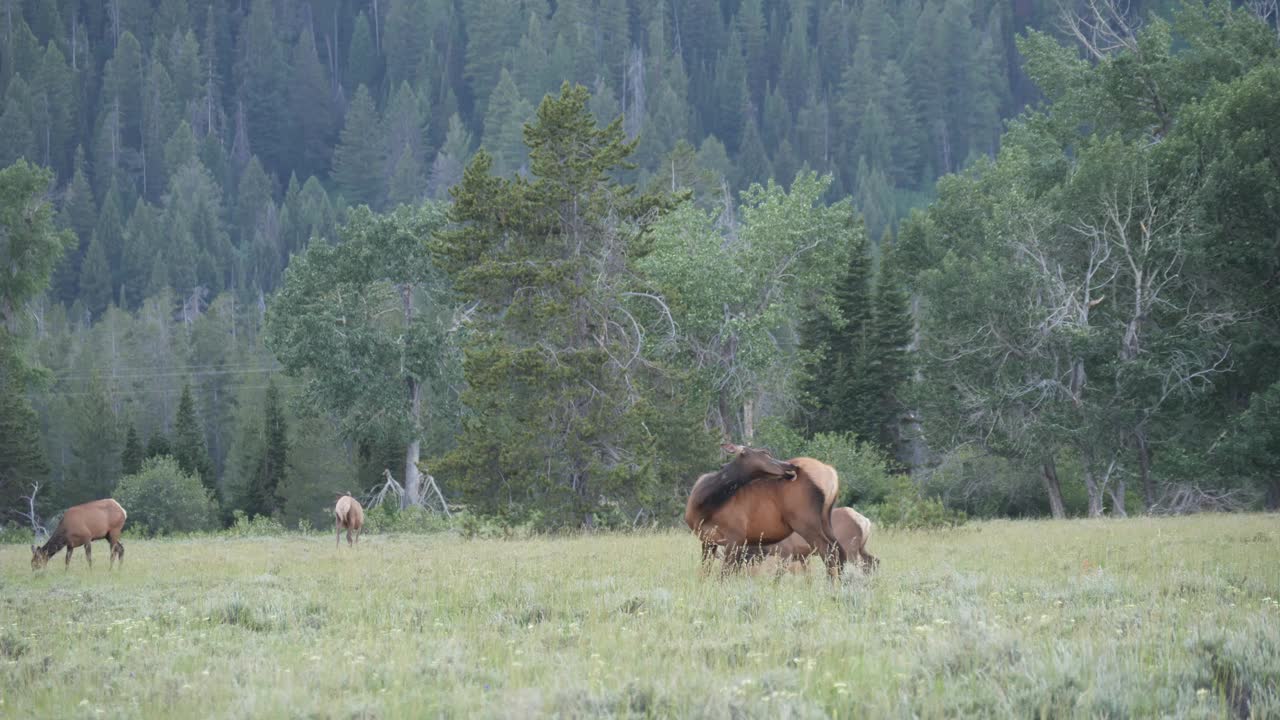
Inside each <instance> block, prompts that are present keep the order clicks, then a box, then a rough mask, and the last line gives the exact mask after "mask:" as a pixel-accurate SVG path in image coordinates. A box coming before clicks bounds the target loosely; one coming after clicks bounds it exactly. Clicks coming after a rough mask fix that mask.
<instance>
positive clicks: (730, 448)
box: [720, 443, 742, 455]
mask: <svg viewBox="0 0 1280 720" xmlns="http://www.w3.org/2000/svg"><path fill="white" fill-rule="evenodd" d="M720 449H721V450H723V451H725V452H727V453H729V454H730V455H737V454H738V453H740V452H742V446H741V445H734V444H733V443H723V444H721V445H720Z"/></svg>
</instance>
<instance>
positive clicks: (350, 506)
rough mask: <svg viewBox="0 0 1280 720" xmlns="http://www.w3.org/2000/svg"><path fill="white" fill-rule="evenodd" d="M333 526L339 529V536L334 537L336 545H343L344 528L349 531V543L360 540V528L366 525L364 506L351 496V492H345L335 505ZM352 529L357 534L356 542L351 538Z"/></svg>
mask: <svg viewBox="0 0 1280 720" xmlns="http://www.w3.org/2000/svg"><path fill="white" fill-rule="evenodd" d="M333 526H334V529H335V530H337V531H338V534H337V537H335V538H334V539H333V544H334V546H335V547H341V546H342V531H343V530H346V531H347V545H353V544H354V543H358V542H360V528H362V527H364V508H363V507H361V506H360V501H359V500H356V499H355V498H353V497H351V493H344V494H343V495H342V497H339V498H338V502H337V504H335V505H334V506H333ZM352 531H354V532H355V534H356V537H355V541H354V543H353V541H352V539H351V533H352Z"/></svg>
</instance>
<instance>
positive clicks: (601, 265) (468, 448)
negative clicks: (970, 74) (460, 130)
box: [434, 83, 693, 525]
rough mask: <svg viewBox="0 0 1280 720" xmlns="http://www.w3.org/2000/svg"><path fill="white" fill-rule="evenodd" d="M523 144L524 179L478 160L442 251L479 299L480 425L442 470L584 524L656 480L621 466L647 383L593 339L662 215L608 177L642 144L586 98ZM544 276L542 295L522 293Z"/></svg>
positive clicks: (472, 345) (461, 189)
mask: <svg viewBox="0 0 1280 720" xmlns="http://www.w3.org/2000/svg"><path fill="white" fill-rule="evenodd" d="M525 137H526V140H527V142H528V145H529V148H530V150H529V179H528V180H519V181H512V180H506V179H503V178H501V177H498V176H495V175H494V174H493V173H492V170H493V164H492V159H491V158H490V156H489V155H488V154H487V153H485V152H483V151H482V152H481V153H479V154H477V155H476V158H475V159H474V160H473V161H472V163H471V165H470V166H468V168H467V170H466V174H465V175H464V177H463V180H462V183H461V184H460V185H459V186H458V187H457V188H456V189H455V191H454V196H455V203H454V205H453V206H452V209H451V210H450V219H451V220H452V221H453V222H454V223H455V227H456V229H454V230H451V231H447V232H445V233H443V234H437V236H436V238H437V239H436V240H435V241H434V247H435V249H436V255H437V257H439V258H441V260H442V261H443V263H444V264H445V266H446V268H447V270H448V271H449V272H450V273H451V276H452V277H453V278H454V279H455V283H456V288H457V290H458V292H459V293H461V295H462V298H463V299H464V300H465V301H467V302H476V303H478V305H477V310H476V325H475V326H474V330H475V332H474V334H473V335H472V336H471V340H470V341H469V342H468V346H467V348H466V359H465V361H464V362H465V372H466V376H467V377H468V378H471V380H470V384H469V385H470V389H469V390H468V391H466V397H465V398H464V402H466V403H467V405H468V406H469V407H471V408H473V409H475V411H476V415H475V418H476V422H474V423H471V424H469V425H468V426H466V427H465V428H464V430H463V433H462V435H461V437H460V438H459V439H458V446H457V450H456V451H454V452H452V453H450V454H449V456H448V457H447V458H446V459H445V461H444V462H443V463H442V464H441V465H440V466H439V467H440V472H441V473H442V474H444V473H445V472H446V471H447V472H448V473H449V475H450V476H451V477H456V478H457V481H458V484H459V486H460V487H462V488H465V492H466V493H467V496H468V499H469V500H472V501H474V502H477V503H482V504H484V506H485V507H486V508H487V509H489V510H497V509H499V507H498V506H496V504H495V502H494V499H495V498H496V497H497V496H496V495H494V494H493V490H494V489H495V487H496V486H495V485H494V484H493V483H494V478H495V477H498V476H501V477H503V478H504V480H503V484H504V487H505V488H507V489H508V490H509V493H508V495H506V496H505V497H513V498H518V499H517V500H516V502H517V504H523V503H524V502H526V501H528V502H535V503H536V504H537V506H538V507H540V508H542V509H544V510H545V511H546V512H548V513H551V514H553V515H554V516H555V520H556V521H558V522H575V523H576V522H586V523H587V524H588V525H590V524H591V523H592V522H593V517H594V512H595V511H596V510H597V503H598V502H599V501H600V500H601V498H608V497H620V498H624V499H629V500H631V501H634V499H635V498H637V497H638V496H643V495H644V494H645V493H647V492H650V491H651V490H652V488H653V487H654V483H655V482H656V476H655V475H654V473H655V472H656V468H653V467H648V466H647V464H646V467H638V466H628V465H627V464H626V463H619V462H618V461H617V460H616V458H617V457H619V456H624V457H625V456H630V455H631V454H632V453H638V452H642V448H643V447H645V442H646V441H645V440H644V439H642V438H641V437H640V435H642V434H643V433H642V432H634V431H635V430H636V428H638V426H639V425H640V424H641V423H637V422H631V421H630V420H631V419H634V418H635V417H636V416H633V415H632V413H633V412H634V413H643V412H644V411H643V410H642V409H641V408H640V407H638V406H637V405H636V404H633V403H629V402H628V401H627V399H626V398H627V396H628V392H627V391H626V390H625V389H624V386H626V384H627V383H628V380H630V381H633V382H635V383H641V382H642V379H641V378H640V377H638V376H635V375H633V374H632V372H631V370H629V369H624V368H620V367H618V366H617V365H614V364H611V363H610V361H609V358H610V357H611V356H612V357H616V355H611V348H610V347H609V346H610V345H612V344H614V343H618V342H621V340H620V338H609V339H606V340H603V341H602V339H601V336H600V335H598V334H596V333H595V332H593V331H591V330H590V329H589V328H590V326H591V324H592V323H594V322H596V320H592V319H590V318H596V319H598V318H601V317H607V316H608V315H609V314H610V313H611V312H613V311H611V310H609V309H608V308H610V307H614V305H613V303H614V302H616V299H618V298H619V296H618V293H620V292H623V290H622V287H623V286H624V285H626V282H628V281H624V277H625V276H628V275H629V273H628V271H627V270H626V268H625V264H626V261H625V260H624V259H622V258H620V257H617V256H614V255H612V253H613V249H614V248H615V245H614V243H615V242H616V243H619V245H617V246H616V247H626V246H627V244H628V243H629V242H631V241H632V239H633V237H634V234H638V233H640V232H643V228H645V227H646V226H647V224H648V223H649V222H651V221H652V219H653V218H656V217H658V216H660V215H661V214H662V212H661V211H662V210H663V209H664V208H666V207H669V205H667V204H666V199H665V196H662V197H654V196H643V197H633V195H632V193H631V189H630V188H627V187H622V186H619V185H618V184H617V183H616V182H614V181H612V180H610V177H611V174H612V173H613V172H614V171H615V170H616V169H617V168H619V167H621V166H623V165H624V164H625V162H626V159H627V157H628V156H629V155H630V154H631V153H632V152H633V151H634V149H635V144H634V143H629V142H627V141H626V136H625V134H624V133H623V131H622V123H621V120H620V119H619V120H615V121H614V122H612V123H610V124H609V125H608V126H607V127H604V128H600V127H597V126H596V123H595V121H594V118H593V117H592V115H591V112H590V110H589V109H588V93H587V90H586V89H585V88H583V87H582V86H570V85H569V84H568V83H566V84H565V85H564V87H563V88H562V89H561V91H560V95H559V97H550V96H548V97H547V98H545V99H544V100H543V101H542V103H541V105H539V107H538V111H537V115H536V119H535V120H533V121H532V122H530V124H529V125H528V127H527V129H526V131H525ZM619 233H620V234H622V235H623V236H624V237H618V234H619ZM606 258H614V260H609V261H606ZM535 277H536V278H538V282H539V291H538V292H537V293H534V294H532V295H525V294H524V293H521V292H518V291H517V289H518V288H520V287H523V286H527V284H528V282H529V280H530V279H531V278H535ZM587 277H590V278H591V279H590V281H588V280H587V279H586V278H587ZM588 288H589V289H588ZM513 297H515V298H517V300H516V301H515V302H513V301H512V298H513ZM601 342H604V343H606V344H605V346H604V347H602V346H601ZM543 347H552V348H555V354H554V357H553V356H550V355H549V354H548V353H546V352H544V351H543V350H541V349H540V348H543ZM613 350H615V351H616V350H620V348H613ZM632 388H633V390H636V386H635V385H632ZM636 392H642V391H640V390H636ZM513 393H514V394H513ZM641 404H643V403H641ZM548 426H551V427H556V428H557V432H555V433H553V434H551V435H548V434H546V433H545V432H544V431H543V429H545V428H546V427H548ZM685 429H687V430H689V431H690V432H693V431H692V429H691V428H685ZM605 447H611V448H614V452H616V453H617V454H612V453H609V452H603V451H602V450H601V448H605ZM503 509H504V510H505V509H508V508H505V507H504V508H503Z"/></svg>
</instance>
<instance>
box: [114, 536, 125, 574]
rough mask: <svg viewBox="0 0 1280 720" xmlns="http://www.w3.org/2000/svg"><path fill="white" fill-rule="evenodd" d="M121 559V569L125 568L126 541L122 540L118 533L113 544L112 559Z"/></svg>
mask: <svg viewBox="0 0 1280 720" xmlns="http://www.w3.org/2000/svg"><path fill="white" fill-rule="evenodd" d="M117 558H118V559H119V560H120V569H121V570H123V569H124V543H122V542H120V536H119V535H116V540H115V542H114V543H112V545H111V559H112V560H115V559H117Z"/></svg>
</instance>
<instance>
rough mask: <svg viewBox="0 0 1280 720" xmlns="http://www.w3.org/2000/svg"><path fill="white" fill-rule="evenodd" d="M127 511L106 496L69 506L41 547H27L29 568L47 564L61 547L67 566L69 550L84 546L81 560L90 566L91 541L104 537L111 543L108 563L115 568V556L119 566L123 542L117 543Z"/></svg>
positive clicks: (122, 564) (91, 556) (121, 564)
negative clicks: (63, 550) (29, 552)
mask: <svg viewBox="0 0 1280 720" xmlns="http://www.w3.org/2000/svg"><path fill="white" fill-rule="evenodd" d="M127 516H128V513H126V512H125V511H124V508H123V507H121V506H120V503H118V502H116V501H115V500H112V499H111V498H106V499H105V500H93V501H91V502H87V503H84V504H81V505H76V506H75V507H72V508H67V511H66V512H65V513H63V514H62V520H61V521H59V522H58V527H57V528H56V529H55V530H54V531H53V534H52V535H50V536H49V541H48V542H46V543H45V544H44V545H43V546H41V547H36V546H35V545H32V546H31V569H32V570H39V569H41V568H43V567H44V566H45V565H47V564H48V563H49V558H51V557H53V556H54V555H57V554H58V551H59V550H61V549H62V548H64V547H65V548H66V549H67V561H66V568H70V567H71V551H72V550H75V549H76V548H78V547H80V546H81V545H83V546H84V559H85V561H86V562H88V563H89V567H90V568H92V567H93V541H94V540H101V539H102V538H106V539H107V542H109V543H111V564H110V565H109V567H108V569H110V568H113V567H115V564H116V559H117V558H119V560H120V567H124V543H122V542H120V531H121V530H122V529H124V520H125V518H126V517H127Z"/></svg>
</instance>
